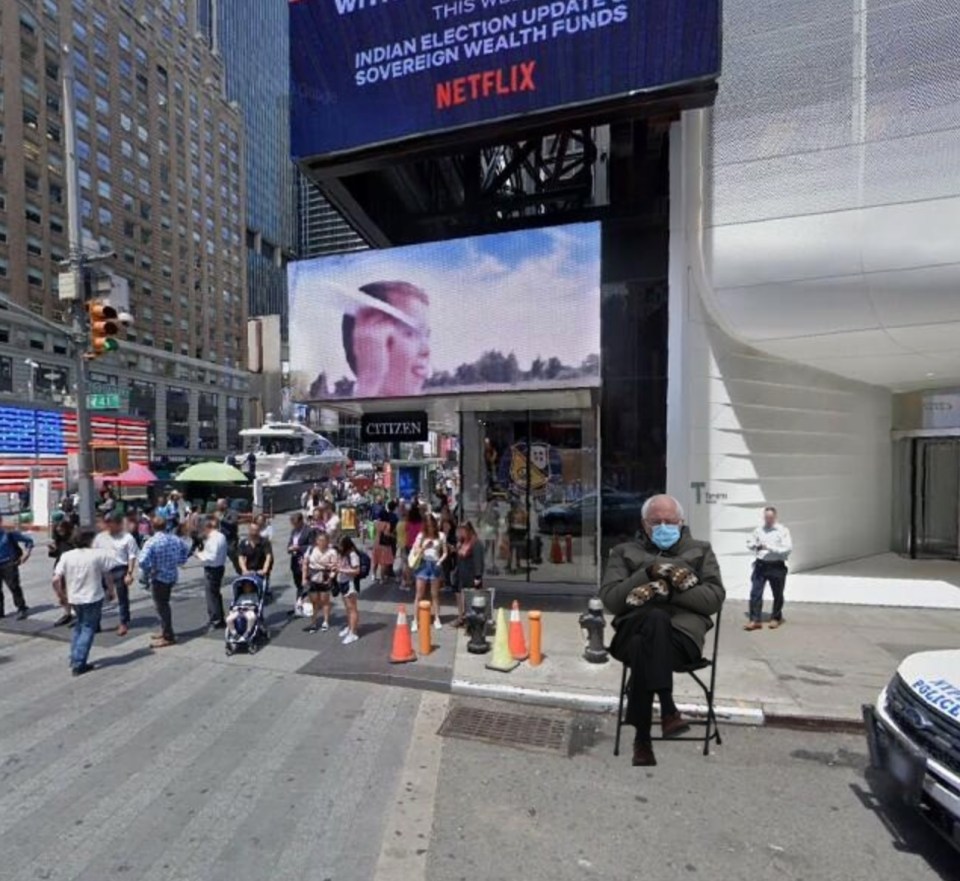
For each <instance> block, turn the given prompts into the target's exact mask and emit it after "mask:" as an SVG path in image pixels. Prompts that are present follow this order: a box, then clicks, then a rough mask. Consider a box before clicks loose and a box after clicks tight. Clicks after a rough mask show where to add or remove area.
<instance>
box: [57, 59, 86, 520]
mask: <svg viewBox="0 0 960 881" xmlns="http://www.w3.org/2000/svg"><path fill="white" fill-rule="evenodd" d="M61 69H62V71H63V131H64V136H65V146H66V168H65V171H66V184H67V230H68V236H69V246H70V254H69V257H68V261H67V272H68V273H70V274H71V275H73V285H74V288H73V289H74V291H76V296H75V297H74V299H73V303H72V318H73V337H72V339H73V346H72V354H73V358H74V369H75V371H76V398H77V400H76V413H77V447H78V450H77V475H78V476H77V489H78V493H79V496H80V505H79V508H80V510H79V512H78V513H79V515H80V525H81V526H86V527H90V526H93V523H94V504H93V501H94V500H93V476H92V474H91V471H92V469H93V462H92V457H91V450H90V437H91V433H90V416H89V414H88V413H87V361H86V358H85V357H84V355H85V354H86V342H87V334H88V328H87V314H86V306H85V299H86V293H85V291H84V284H83V269H84V265H85V263H86V262H87V256H86V254H85V253H84V250H83V221H82V218H81V215H80V171H79V166H78V164H77V134H76V127H75V124H76V120H75V119H74V74H73V54H72V53H71V51H70V47H69V46H64V47H63V58H62V65H61Z"/></svg>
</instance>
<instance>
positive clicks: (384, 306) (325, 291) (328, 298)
mask: <svg viewBox="0 0 960 881" xmlns="http://www.w3.org/2000/svg"><path fill="white" fill-rule="evenodd" d="M321 291H322V300H323V302H325V303H331V304H333V305H335V306H336V307H337V308H338V309H339V310H340V311H342V312H343V313H344V314H345V315H356V314H357V312H358V311H359V310H360V309H376V310H377V311H378V312H383V313H384V315H389V316H390V317H391V318H395V319H396V320H397V321H399V322H400V323H401V324H405V325H407V327H411V328H413V329H414V330H416V329H417V328H418V327H419V326H420V325H419V324H418V322H417V321H416V320H415V319H414V318H413V316H411V315H407V313H406V312H404V311H403V310H402V309H398V308H397V307H396V306H394V305H393V304H392V303H386V302H384V301H383V300H378V299H377V298H376V297H371V296H370V295H369V294H365V293H364V292H363V291H361V290H360V289H359V288H356V289H352V290H351V289H350V288H346V287H343V286H342V285H338V284H333V283H331V282H325V283H324V285H323V287H322V289H321Z"/></svg>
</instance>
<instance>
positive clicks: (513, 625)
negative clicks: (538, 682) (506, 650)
mask: <svg viewBox="0 0 960 881" xmlns="http://www.w3.org/2000/svg"><path fill="white" fill-rule="evenodd" d="M509 642H510V654H511V655H513V659H514V660H515V661H525V660H526V659H527V658H529V657H530V652H528V651H527V640H526V637H525V636H524V635H523V623H522V622H521V621H520V603H519V602H517V600H514V601H513V608H511V609H510V638H509Z"/></svg>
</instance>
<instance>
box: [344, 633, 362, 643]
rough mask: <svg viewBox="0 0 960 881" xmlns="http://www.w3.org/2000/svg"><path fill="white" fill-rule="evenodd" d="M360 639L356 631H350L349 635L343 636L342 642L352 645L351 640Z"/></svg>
mask: <svg viewBox="0 0 960 881" xmlns="http://www.w3.org/2000/svg"><path fill="white" fill-rule="evenodd" d="M358 639H360V637H359V636H357V634H356V633H350V632H349V631H348V632H347V635H346V636H345V637H344V638H343V640H342V642H343V644H344V645H350V643H351V642H356V641H357V640H358Z"/></svg>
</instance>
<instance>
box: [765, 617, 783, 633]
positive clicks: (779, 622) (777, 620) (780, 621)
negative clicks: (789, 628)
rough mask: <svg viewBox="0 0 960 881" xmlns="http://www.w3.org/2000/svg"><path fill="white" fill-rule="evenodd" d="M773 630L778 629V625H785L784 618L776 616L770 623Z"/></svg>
mask: <svg viewBox="0 0 960 881" xmlns="http://www.w3.org/2000/svg"><path fill="white" fill-rule="evenodd" d="M767 627H769V628H770V629H771V630H776V629H777V628H778V627H783V618H774V619H773V620H772V621H771V622H770V623H769V624H768V625H767Z"/></svg>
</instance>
